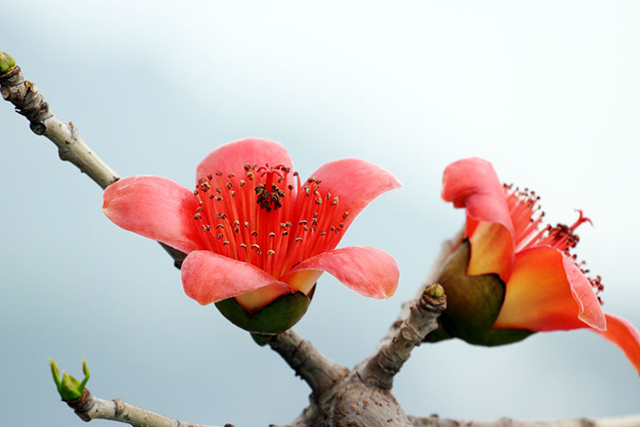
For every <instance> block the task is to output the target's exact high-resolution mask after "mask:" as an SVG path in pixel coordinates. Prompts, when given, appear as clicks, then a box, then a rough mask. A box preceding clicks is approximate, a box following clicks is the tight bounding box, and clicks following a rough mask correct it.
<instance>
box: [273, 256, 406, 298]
mask: <svg viewBox="0 0 640 427" xmlns="http://www.w3.org/2000/svg"><path fill="white" fill-rule="evenodd" d="M305 270H310V271H317V272H322V271H326V272H327V273H329V274H331V275H332V276H334V277H335V278H336V279H338V280H339V281H340V282H341V283H342V284H343V285H345V286H346V287H348V288H349V289H351V290H353V291H356V292H357V293H359V294H360V295H364V296H366V297H371V298H376V299H384V298H389V297H390V296H391V295H393V294H394V293H395V291H396V288H397V287H398V280H399V277H400V272H399V271H398V266H397V265H396V262H395V260H394V259H393V258H392V257H391V255H389V254H387V253H386V252H384V251H381V250H380V249H376V248H371V247H368V246H349V247H346V248H340V249H334V250H332V251H329V252H325V253H322V254H319V255H316V256H314V257H311V258H309V259H307V260H305V261H302V262H301V263H300V264H299V265H298V266H297V267H296V268H294V269H293V270H292V271H291V272H289V273H288V274H287V275H286V276H284V277H283V278H282V279H281V280H282V281H283V282H286V283H295V282H296V279H298V278H299V277H298V274H299V273H301V272H303V271H305ZM315 278H316V279H317V277H315Z"/></svg>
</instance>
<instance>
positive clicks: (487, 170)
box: [442, 157, 515, 282]
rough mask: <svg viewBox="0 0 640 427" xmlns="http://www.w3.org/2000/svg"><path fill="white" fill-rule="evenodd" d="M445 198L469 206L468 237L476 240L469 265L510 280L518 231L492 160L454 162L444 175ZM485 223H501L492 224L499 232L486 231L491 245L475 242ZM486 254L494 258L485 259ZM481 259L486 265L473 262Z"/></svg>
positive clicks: (472, 247)
mask: <svg viewBox="0 0 640 427" xmlns="http://www.w3.org/2000/svg"><path fill="white" fill-rule="evenodd" d="M442 198H443V199H444V200H446V201H448V202H453V205H454V206H455V207H456V208H462V207H464V208H466V210H467V218H468V219H467V237H469V238H470V239H471V240H472V244H471V254H472V256H471V263H470V266H469V268H470V269H471V270H473V271H474V273H473V274H487V273H496V274H498V275H499V276H500V278H501V279H502V280H503V281H505V282H506V281H508V280H509V275H510V273H511V270H512V268H513V257H514V251H515V242H514V236H515V233H514V229H513V223H512V221H511V215H510V213H509V206H508V205H507V201H506V198H505V195H504V189H503V186H502V184H501V183H500V180H499V179H498V175H497V174H496V171H495V170H494V169H493V166H492V165H491V163H489V162H487V161H486V160H483V159H479V158H476V157H474V158H470V159H463V160H458V161H457V162H454V163H451V164H450V165H449V166H447V168H446V169H445V171H444V174H443V176H442ZM482 223H489V224H499V225H500V227H492V228H493V230H494V231H496V235H494V236H491V235H490V234H485V236H489V237H491V238H492V240H493V242H492V244H491V245H490V244H489V243H486V244H485V245H482V242H480V243H478V241H476V243H475V245H474V242H473V236H474V233H475V232H476V231H477V228H478V227H479V226H480V225H481V224H482ZM501 227H502V228H503V230H500V228H501ZM484 231H487V229H486V228H485V229H484ZM476 240H478V239H476ZM480 245H482V246H494V249H493V250H490V248H484V247H483V248H480V247H479V246H480ZM474 246H478V248H474ZM474 250H475V252H476V253H475V254H474ZM483 257H491V259H485V260H482V258H483ZM478 260H480V261H482V263H483V265H482V266H480V265H473V264H475V262H476V261H478ZM470 274H471V273H470Z"/></svg>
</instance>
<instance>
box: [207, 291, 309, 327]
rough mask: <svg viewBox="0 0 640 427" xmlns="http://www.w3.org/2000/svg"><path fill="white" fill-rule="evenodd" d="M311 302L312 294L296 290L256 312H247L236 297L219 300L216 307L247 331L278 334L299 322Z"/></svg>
mask: <svg viewBox="0 0 640 427" xmlns="http://www.w3.org/2000/svg"><path fill="white" fill-rule="evenodd" d="M310 303H311V297H310V296H307V295H305V294H303V293H302V292H294V293H291V294H285V295H282V296H280V297H278V298H276V299H275V300H273V301H271V302H270V303H269V304H267V305H266V306H264V307H263V308H262V309H261V310H260V311H258V312H257V313H254V314H249V313H247V312H246V311H245V310H244V308H242V306H241V305H240V304H239V303H238V301H236V299H235V298H227V299H225V300H222V301H220V302H217V303H216V307H217V308H218V310H220V312H221V313H222V314H223V315H224V317H226V318H227V319H229V320H230V321H231V323H233V324H234V325H236V326H238V327H240V328H242V329H244V330H245V331H249V332H252V333H255V334H258V335H260V334H262V335H276V334H279V333H280V332H284V331H286V330H287V329H289V328H291V327H292V326H293V325H295V324H296V323H298V321H299V320H300V319H301V318H302V316H304V314H305V313H306V312H307V308H308V307H309V304H310Z"/></svg>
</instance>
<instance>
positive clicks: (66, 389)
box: [49, 357, 90, 402]
mask: <svg viewBox="0 0 640 427" xmlns="http://www.w3.org/2000/svg"><path fill="white" fill-rule="evenodd" d="M49 362H50V365H51V374H52V375H53V381H54V382H55V383H56V388H57V389H58V393H59V394H60V397H61V398H62V400H64V401H65V402H70V401H72V400H76V399H78V398H79V397H80V396H82V392H83V390H84V387H85V385H86V384H87V381H89V377H90V374H89V368H87V361H86V360H85V359H84V357H83V358H82V372H83V373H84V379H83V380H82V382H80V381H78V380H77V379H75V378H74V377H72V376H71V375H69V374H67V373H66V372H65V371H62V378H60V370H58V365H56V362H55V361H54V360H53V359H49Z"/></svg>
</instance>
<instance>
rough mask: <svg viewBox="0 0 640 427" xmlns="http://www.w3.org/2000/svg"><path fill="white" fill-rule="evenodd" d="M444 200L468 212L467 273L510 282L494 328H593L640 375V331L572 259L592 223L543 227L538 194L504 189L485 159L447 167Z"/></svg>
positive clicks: (597, 279)
mask: <svg viewBox="0 0 640 427" xmlns="http://www.w3.org/2000/svg"><path fill="white" fill-rule="evenodd" d="M442 197H443V199H444V200H446V201H450V202H453V204H454V206H455V207H456V208H462V207H464V208H465V209H466V213H467V221H466V237H467V239H468V242H469V245H470V254H469V255H468V264H467V269H466V275H467V276H481V275H488V274H496V275H498V276H499V278H500V279H501V281H502V282H503V283H504V285H505V288H506V291H505V294H504V301H503V303H502V305H501V307H500V309H499V315H498V316H497V318H495V317H494V319H495V320H494V321H493V323H492V325H491V326H492V329H494V330H496V329H511V330H514V329H515V330H518V329H520V330H527V331H535V332H537V331H554V330H571V329H578V328H591V329H593V330H594V331H596V332H597V333H599V334H600V335H601V336H603V337H604V338H606V339H608V340H609V341H611V342H613V343H614V344H616V345H617V346H618V347H620V349H621V350H622V351H623V352H624V353H625V354H626V356H627V357H628V358H629V360H630V361H631V363H632V364H633V365H634V366H635V368H636V369H637V370H638V371H639V372H640V333H638V331H637V330H636V329H635V328H634V327H633V325H631V324H630V323H629V322H627V321H626V320H624V319H622V318H620V317H617V316H614V315H611V314H605V313H603V311H602V309H601V307H600V301H599V297H598V296H597V293H598V292H600V291H601V290H602V285H601V284H600V277H598V278H596V279H589V278H587V277H586V276H585V273H586V272H585V271H583V270H582V269H581V268H580V265H581V264H578V263H576V260H575V256H571V255H570V254H569V250H570V249H571V248H573V247H574V246H575V245H576V244H577V242H578V236H577V235H575V234H574V230H575V229H576V228H577V227H578V226H579V225H580V224H582V223H584V222H587V221H589V219H587V218H585V217H583V216H582V212H580V218H579V219H578V220H577V221H576V222H575V223H574V224H573V225H572V226H570V227H568V226H565V225H560V224H559V225H558V226H557V227H551V226H546V227H545V228H543V229H542V230H539V225H540V222H541V220H542V217H543V216H544V214H539V215H537V214H536V212H537V211H538V210H539V206H538V205H537V200H538V198H537V197H535V194H534V193H532V192H531V193H530V192H528V191H526V190H525V191H519V190H518V189H513V188H512V187H510V186H503V185H502V184H501V183H500V181H499V180H498V176H497V174H496V172H495V171H494V169H493V167H492V166H491V164H490V163H489V162H487V161H485V160H482V159H478V158H471V159H464V160H460V161H457V162H455V163H452V164H451V165H449V166H448V167H447V168H446V170H445V171H444V176H443V189H442ZM589 222H590V221H589ZM483 277H490V276H483ZM494 277H495V276H494ZM447 296H449V295H447ZM449 304H451V302H449ZM523 337H524V336H523ZM520 339H522V338H520Z"/></svg>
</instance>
